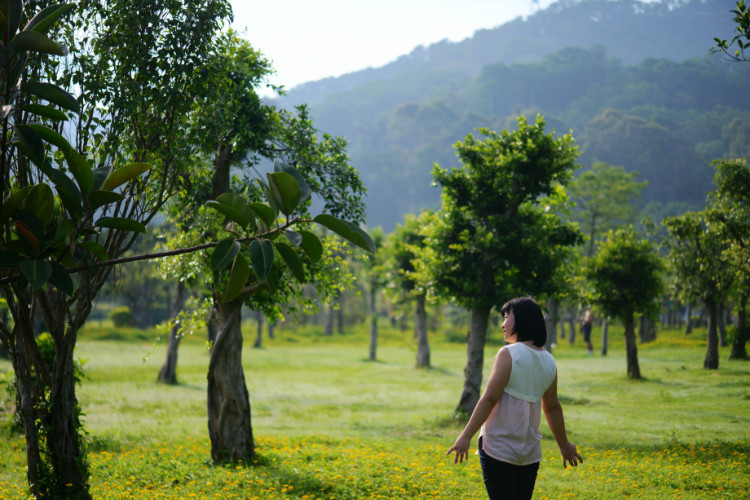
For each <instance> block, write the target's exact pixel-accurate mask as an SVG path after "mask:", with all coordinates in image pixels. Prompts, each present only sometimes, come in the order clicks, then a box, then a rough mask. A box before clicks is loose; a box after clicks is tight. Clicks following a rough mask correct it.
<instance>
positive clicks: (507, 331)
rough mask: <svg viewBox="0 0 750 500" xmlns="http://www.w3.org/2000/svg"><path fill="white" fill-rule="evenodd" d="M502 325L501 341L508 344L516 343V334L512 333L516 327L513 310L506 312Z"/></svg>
mask: <svg viewBox="0 0 750 500" xmlns="http://www.w3.org/2000/svg"><path fill="white" fill-rule="evenodd" d="M504 318H505V319H504V320H503V324H502V325H501V326H502V328H503V339H504V340H505V341H506V342H508V343H511V344H512V343H513V342H515V341H516V334H515V333H514V330H515V326H516V319H515V317H514V316H513V309H511V310H510V311H508V312H506V313H505V315H504Z"/></svg>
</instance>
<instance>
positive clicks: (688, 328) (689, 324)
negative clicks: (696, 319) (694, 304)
mask: <svg viewBox="0 0 750 500" xmlns="http://www.w3.org/2000/svg"><path fill="white" fill-rule="evenodd" d="M692 314H693V312H692V311H691V307H690V304H688V305H687V306H685V318H686V319H687V326H686V327H685V335H690V334H691V333H693V318H692Z"/></svg>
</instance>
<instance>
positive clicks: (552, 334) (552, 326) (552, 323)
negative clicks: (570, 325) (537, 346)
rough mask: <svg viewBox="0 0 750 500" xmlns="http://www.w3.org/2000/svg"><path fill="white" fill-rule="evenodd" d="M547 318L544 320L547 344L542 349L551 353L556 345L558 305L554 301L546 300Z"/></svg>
mask: <svg viewBox="0 0 750 500" xmlns="http://www.w3.org/2000/svg"><path fill="white" fill-rule="evenodd" d="M546 305H547V317H546V318H545V323H546V325H545V326H546V328H547V343H546V344H544V347H545V348H546V349H547V350H548V351H549V352H552V349H553V348H554V347H555V346H556V345H557V309H558V304H557V300H555V299H547V304H546Z"/></svg>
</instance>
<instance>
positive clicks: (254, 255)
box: [250, 240, 273, 280]
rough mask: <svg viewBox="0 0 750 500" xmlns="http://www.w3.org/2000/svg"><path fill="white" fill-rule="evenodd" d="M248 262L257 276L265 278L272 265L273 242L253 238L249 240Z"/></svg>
mask: <svg viewBox="0 0 750 500" xmlns="http://www.w3.org/2000/svg"><path fill="white" fill-rule="evenodd" d="M250 263H251V264H252V265H253V270H254V271H255V274H256V275H258V278H259V279H261V280H264V279H266V276H267V275H268V271H269V270H270V269H271V266H272V265H273V243H272V242H271V241H270V240H261V241H258V240H253V241H251V242H250Z"/></svg>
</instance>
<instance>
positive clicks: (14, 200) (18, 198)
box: [0, 186, 34, 224]
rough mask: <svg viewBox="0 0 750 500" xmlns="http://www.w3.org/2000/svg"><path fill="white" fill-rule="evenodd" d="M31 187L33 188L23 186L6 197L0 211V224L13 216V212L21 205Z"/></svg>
mask: <svg viewBox="0 0 750 500" xmlns="http://www.w3.org/2000/svg"><path fill="white" fill-rule="evenodd" d="M33 187H34V186H24V187H22V188H21V189H19V190H18V191H16V192H15V193H13V194H11V195H10V196H8V199H7V200H5V203H3V209H2V211H0V224H2V223H4V222H5V221H6V220H8V218H9V217H10V216H11V215H13V212H15V211H16V209H17V208H18V207H19V206H20V205H21V203H23V201H24V200H25V199H26V196H28V194H29V191H31V189H32V188H33Z"/></svg>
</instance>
